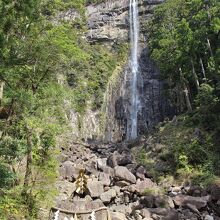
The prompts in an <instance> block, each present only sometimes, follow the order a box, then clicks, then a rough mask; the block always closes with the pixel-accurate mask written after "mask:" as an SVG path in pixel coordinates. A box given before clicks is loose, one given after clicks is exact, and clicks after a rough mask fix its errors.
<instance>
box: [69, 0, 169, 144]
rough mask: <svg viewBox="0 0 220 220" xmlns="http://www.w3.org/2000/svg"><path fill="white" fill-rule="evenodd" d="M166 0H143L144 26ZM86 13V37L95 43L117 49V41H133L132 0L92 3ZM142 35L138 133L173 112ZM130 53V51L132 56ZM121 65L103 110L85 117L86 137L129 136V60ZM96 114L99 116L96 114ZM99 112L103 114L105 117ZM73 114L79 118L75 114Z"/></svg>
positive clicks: (106, 96)
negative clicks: (130, 4) (127, 133)
mask: <svg viewBox="0 0 220 220" xmlns="http://www.w3.org/2000/svg"><path fill="white" fill-rule="evenodd" d="M162 2H163V0H140V1H139V17H140V22H141V25H140V26H141V27H142V26H143V22H146V20H147V19H149V18H150V17H151V16H152V13H153V10H154V8H155V7H156V6H157V5H158V4H160V3H162ZM86 17H87V25H88V31H87V33H86V38H87V40H88V41H89V42H90V43H91V44H94V43H99V44H103V45H105V46H106V47H109V48H111V49H114V45H115V44H120V43H125V42H127V43H128V44H129V41H130V40H129V25H130V24H129V0H115V1H110V0H109V1H106V2H104V3H101V4H90V5H88V6H87V8H86ZM140 36H141V37H140V39H139V44H140V45H139V48H140V50H139V65H140V66H139V71H140V74H139V79H138V91H139V94H140V106H141V108H140V109H139V112H138V135H142V134H145V133H147V132H149V131H151V130H152V129H153V128H154V126H155V125H156V124H157V123H158V122H160V121H162V120H163V119H164V118H165V117H167V116H168V115H169V112H170V109H169V104H168V103H167V102H166V101H165V98H164V95H163V93H164V92H163V82H162V81H161V80H160V72H159V70H158V68H157V67H156V66H155V64H154V63H153V61H152V60H150V58H149V53H148V48H147V42H146V40H145V36H144V33H143V32H142V30H141V33H140ZM129 56H130V55H129V52H128V58H129ZM128 60H129V59H128ZM119 69H120V71H115V73H113V74H112V77H111V78H110V80H109V83H108V86H107V88H106V92H105V96H104V104H103V106H102V110H100V112H99V113H100V114H99V113H97V112H96V113H94V114H92V119H91V120H90V119H89V117H90V116H89V115H88V114H87V115H86V116H85V117H84V118H83V119H82V120H81V121H82V129H83V133H84V134H85V135H84V137H83V138H93V137H99V138H102V139H105V140H107V141H123V140H125V138H126V132H127V128H128V126H129V118H128V113H129V111H130V109H129V108H130V104H131V103H130V99H129V97H130V96H131V94H130V91H129V84H130V82H129V79H130V78H131V70H130V64H129V61H128V62H127V63H126V64H125V65H124V66H121V67H119ZM90 115H91V114H90ZM94 115H96V117H93V116H94ZM99 115H102V118H100V117H99ZM73 118H76V117H75V115H73ZM90 121H92V123H90ZM75 124H76V123H75ZM73 127H74V123H73ZM75 130H76V129H75ZM77 136H78V135H77Z"/></svg>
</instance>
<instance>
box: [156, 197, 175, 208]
mask: <svg viewBox="0 0 220 220" xmlns="http://www.w3.org/2000/svg"><path fill="white" fill-rule="evenodd" d="M154 205H155V207H157V208H160V207H163V208H174V203H173V200H172V199H171V197H169V196H166V195H158V196H155V199H154Z"/></svg>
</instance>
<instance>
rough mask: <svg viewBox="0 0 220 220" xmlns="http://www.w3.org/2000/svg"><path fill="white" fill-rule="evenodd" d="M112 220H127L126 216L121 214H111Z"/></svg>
mask: <svg viewBox="0 0 220 220" xmlns="http://www.w3.org/2000/svg"><path fill="white" fill-rule="evenodd" d="M110 215H111V217H112V220H126V216H125V214H123V213H120V212H111V213H110Z"/></svg>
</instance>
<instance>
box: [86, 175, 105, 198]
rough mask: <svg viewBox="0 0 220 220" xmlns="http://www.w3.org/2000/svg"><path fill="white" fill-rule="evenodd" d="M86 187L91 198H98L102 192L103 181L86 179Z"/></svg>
mask: <svg viewBox="0 0 220 220" xmlns="http://www.w3.org/2000/svg"><path fill="white" fill-rule="evenodd" d="M87 188H88V191H89V195H90V196H91V197H92V198H98V197H100V196H101V194H102V193H104V187H103V183H102V182H101V181H97V180H91V179H90V180H88V184H87Z"/></svg>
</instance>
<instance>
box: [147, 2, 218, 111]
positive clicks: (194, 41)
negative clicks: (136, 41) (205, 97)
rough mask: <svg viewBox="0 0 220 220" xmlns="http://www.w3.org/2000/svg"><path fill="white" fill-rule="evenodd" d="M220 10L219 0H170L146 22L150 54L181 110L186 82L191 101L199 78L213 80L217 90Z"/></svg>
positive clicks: (207, 80) (212, 84)
mask: <svg viewBox="0 0 220 220" xmlns="http://www.w3.org/2000/svg"><path fill="white" fill-rule="evenodd" d="M219 13H220V5H219V2H218V1H217V0H211V1H203V0H192V1H188V0H184V1H182V0H168V1H166V2H165V3H164V4H162V5H161V6H159V7H158V8H157V9H156V10H155V14H154V17H153V19H152V21H151V22H150V23H149V24H147V27H146V28H147V31H148V33H149V42H150V48H151V56H152V58H153V59H155V61H156V62H157V63H158V64H159V66H160V69H161V71H162V74H163V77H164V78H166V79H168V82H169V91H170V96H171V97H170V98H171V100H172V102H173V104H175V105H176V106H177V107H178V109H177V110H178V111H182V109H183V108H181V106H179V103H178V102H179V100H180V99H181V96H182V94H183V93H184V91H183V90H185V88H184V87H185V85H186V86H187V87H188V90H189V92H190V98H191V101H192V102H193V101H194V98H195V97H196V95H197V94H198V92H199V91H198V90H197V88H196V84H197V82H196V80H198V82H199V83H200V84H202V83H204V81H206V82H210V83H211V86H212V87H213V88H214V90H216V83H215V82H216V81H217V82H219V80H220V78H219V59H220V55H219V42H220V40H219V31H220V29H219V18H218V17H219ZM201 61H202V64H201ZM202 65H203V67H204V70H202V68H203V67H202ZM180 68H181V71H179V69H180ZM184 84H185V85H184ZM214 93H215V91H214ZM195 104H196V103H195Z"/></svg>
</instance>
